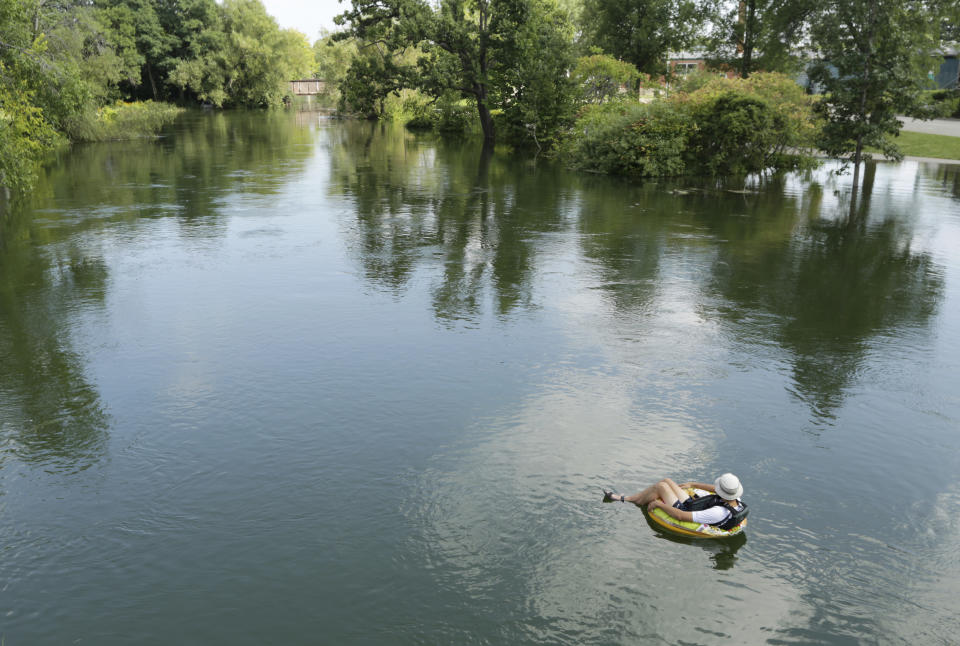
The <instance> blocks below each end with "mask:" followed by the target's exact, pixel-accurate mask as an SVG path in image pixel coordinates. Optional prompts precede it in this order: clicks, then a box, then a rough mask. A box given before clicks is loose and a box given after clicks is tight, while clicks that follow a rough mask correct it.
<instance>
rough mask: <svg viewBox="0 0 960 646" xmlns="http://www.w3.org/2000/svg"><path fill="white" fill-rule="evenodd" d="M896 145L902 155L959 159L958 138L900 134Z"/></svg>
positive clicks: (959, 140)
mask: <svg viewBox="0 0 960 646" xmlns="http://www.w3.org/2000/svg"><path fill="white" fill-rule="evenodd" d="M897 145H898V146H899V147H900V150H902V151H903V154H904V155H909V156H911V157H936V158H937V159H960V137H948V136H945V135H930V134H926V133H923V132H901V133H900V136H899V137H897Z"/></svg>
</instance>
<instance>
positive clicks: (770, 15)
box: [708, 0, 819, 78]
mask: <svg viewBox="0 0 960 646" xmlns="http://www.w3.org/2000/svg"><path fill="white" fill-rule="evenodd" d="M818 3H819V0H740V1H739V2H736V3H732V4H730V3H723V4H721V5H720V6H719V7H718V8H717V10H716V12H715V13H714V15H713V16H712V19H711V22H712V24H713V29H712V32H711V34H710V38H709V39H708V43H709V49H710V51H711V52H712V54H713V57H714V58H715V59H716V60H717V62H721V63H724V64H727V65H730V66H732V67H734V68H735V69H736V70H737V71H738V72H739V74H740V76H742V77H743V78H747V77H749V76H750V75H751V74H752V73H754V72H755V71H757V70H759V69H762V70H764V71H768V72H771V71H784V70H786V69H788V68H789V67H790V66H791V64H793V63H794V60H795V56H794V50H795V48H796V46H797V44H798V43H799V42H800V41H801V40H802V39H803V38H804V36H805V35H806V33H807V29H808V27H809V21H810V19H811V17H812V16H814V15H815V12H816V8H817V6H818Z"/></svg>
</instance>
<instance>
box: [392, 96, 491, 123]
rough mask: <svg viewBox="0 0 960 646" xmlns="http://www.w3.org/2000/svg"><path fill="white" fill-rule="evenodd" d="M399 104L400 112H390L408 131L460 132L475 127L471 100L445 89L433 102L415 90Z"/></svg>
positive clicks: (474, 114) (475, 111)
mask: <svg viewBox="0 0 960 646" xmlns="http://www.w3.org/2000/svg"><path fill="white" fill-rule="evenodd" d="M405 92H409V96H408V97H407V98H406V99H405V100H404V101H403V103H402V106H403V107H402V112H400V113H398V114H394V115H392V116H393V118H398V119H400V120H403V121H404V125H405V126H406V127H407V128H409V129H411V130H436V131H438V132H448V133H463V132H468V131H473V130H478V128H479V125H478V124H477V109H476V106H475V105H472V104H471V103H470V101H467V100H465V99H461V98H459V97H458V96H457V95H456V94H455V93H452V92H448V93H445V94H444V95H443V96H441V97H440V98H439V99H437V100H436V101H432V100H430V98H429V97H427V96H425V95H424V94H421V93H420V92H417V91H415V90H405Z"/></svg>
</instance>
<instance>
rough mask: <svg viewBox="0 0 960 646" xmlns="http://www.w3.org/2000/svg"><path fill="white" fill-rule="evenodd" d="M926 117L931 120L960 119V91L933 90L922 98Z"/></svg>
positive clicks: (925, 93)
mask: <svg viewBox="0 0 960 646" xmlns="http://www.w3.org/2000/svg"><path fill="white" fill-rule="evenodd" d="M921 101H922V103H923V105H924V116H926V117H929V118H931V119H949V118H951V117H956V118H960V91H957V90H932V91H929V92H924V93H923V96H922V97H921Z"/></svg>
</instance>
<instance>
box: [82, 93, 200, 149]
mask: <svg viewBox="0 0 960 646" xmlns="http://www.w3.org/2000/svg"><path fill="white" fill-rule="evenodd" d="M183 111H184V109H183V108H180V107H177V106H175V105H171V104H169V103H154V102H153V101H138V102H135V103H125V102H123V101H118V102H117V103H113V104H110V105H105V106H103V107H102V108H99V109H98V110H96V111H95V112H90V113H88V114H85V115H83V116H82V117H79V118H77V119H76V120H75V121H74V122H73V123H71V124H69V127H68V130H69V135H70V139H71V140H72V141H108V140H111V139H136V138H138V137H149V136H152V135H154V134H156V132H157V131H158V130H159V129H160V128H162V127H163V126H164V125H166V124H167V123H170V122H171V121H173V120H174V119H175V118H176V117H177V115H179V114H180V113H181V112H183Z"/></svg>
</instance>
